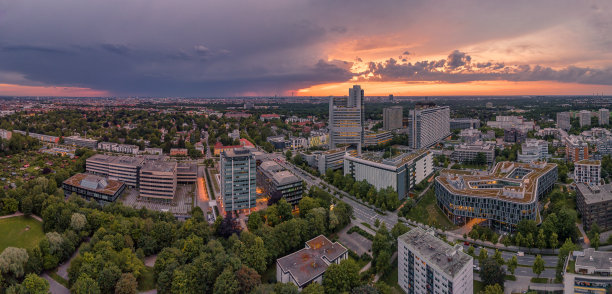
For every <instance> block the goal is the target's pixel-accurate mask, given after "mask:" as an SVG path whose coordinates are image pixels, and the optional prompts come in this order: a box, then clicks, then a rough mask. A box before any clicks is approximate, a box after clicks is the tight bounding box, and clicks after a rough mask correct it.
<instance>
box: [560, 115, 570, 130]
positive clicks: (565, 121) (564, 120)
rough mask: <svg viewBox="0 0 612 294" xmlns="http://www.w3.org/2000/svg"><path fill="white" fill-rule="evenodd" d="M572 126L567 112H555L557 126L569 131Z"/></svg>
mask: <svg viewBox="0 0 612 294" xmlns="http://www.w3.org/2000/svg"><path fill="white" fill-rule="evenodd" d="M571 127H572V124H571V122H570V113H569V112H557V128H559V129H562V130H565V131H569V130H570V128H571Z"/></svg>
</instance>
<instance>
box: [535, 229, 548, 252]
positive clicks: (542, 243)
mask: <svg viewBox="0 0 612 294" xmlns="http://www.w3.org/2000/svg"><path fill="white" fill-rule="evenodd" d="M536 246H537V247H538V248H539V249H542V248H544V247H546V236H544V230H543V229H540V231H539V232H538V237H537V239H536Z"/></svg>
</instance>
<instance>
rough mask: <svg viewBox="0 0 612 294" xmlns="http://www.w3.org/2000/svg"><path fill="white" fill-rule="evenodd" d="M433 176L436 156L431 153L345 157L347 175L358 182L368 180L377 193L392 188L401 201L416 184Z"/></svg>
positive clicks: (369, 154) (422, 151)
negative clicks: (387, 156) (384, 157)
mask: <svg viewBox="0 0 612 294" xmlns="http://www.w3.org/2000/svg"><path fill="white" fill-rule="evenodd" d="M432 173H433V154H432V153H431V152H429V151H427V150H420V151H417V152H414V153H401V154H399V155H397V156H395V157H391V158H386V159H383V158H381V157H380V156H379V155H377V153H373V152H368V153H364V154H362V155H361V156H355V155H351V154H349V153H347V154H345V155H344V174H345V175H347V174H350V175H351V176H352V177H353V178H355V181H362V180H365V181H367V182H368V183H370V184H372V185H373V186H374V187H375V188H376V189H384V188H387V187H391V188H393V189H394V190H395V191H397V194H398V197H399V199H404V198H406V197H407V196H408V193H409V192H410V190H411V189H412V188H413V187H414V186H415V185H416V184H418V183H419V182H421V181H422V180H424V179H425V178H426V177H428V176H429V175H431V174H432Z"/></svg>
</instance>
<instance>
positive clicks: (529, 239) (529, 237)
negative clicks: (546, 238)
mask: <svg viewBox="0 0 612 294" xmlns="http://www.w3.org/2000/svg"><path fill="white" fill-rule="evenodd" d="M524 245H525V247H529V248H531V247H533V234H531V233H529V234H527V236H526V237H525V243H524Z"/></svg>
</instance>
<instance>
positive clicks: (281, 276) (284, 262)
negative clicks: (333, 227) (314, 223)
mask: <svg viewBox="0 0 612 294" xmlns="http://www.w3.org/2000/svg"><path fill="white" fill-rule="evenodd" d="M347 258H348V250H347V249H346V248H345V247H344V246H342V245H341V244H340V243H338V242H333V243H332V242H331V241H330V240H329V239H327V238H326V237H325V236H323V235H319V236H317V237H315V238H313V239H311V240H309V241H307V242H306V247H305V248H303V249H301V250H299V251H296V252H294V253H291V254H289V255H287V256H284V257H281V258H279V259H277V260H276V281H277V282H279V283H293V284H294V285H296V286H297V287H298V290H299V291H302V290H303V289H304V288H306V286H308V285H309V284H311V283H319V284H323V275H324V274H325V271H326V270H327V268H328V267H329V265H330V264H340V262H341V261H343V260H345V259H347Z"/></svg>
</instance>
